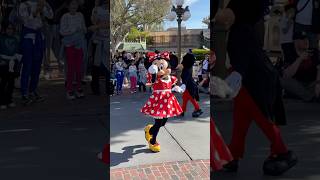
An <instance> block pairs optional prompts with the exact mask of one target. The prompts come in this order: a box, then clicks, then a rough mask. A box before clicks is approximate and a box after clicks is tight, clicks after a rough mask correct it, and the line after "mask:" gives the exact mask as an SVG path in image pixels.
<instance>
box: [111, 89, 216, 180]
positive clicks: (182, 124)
mask: <svg viewBox="0 0 320 180" xmlns="http://www.w3.org/2000/svg"><path fill="white" fill-rule="evenodd" d="M176 95H177V98H178V99H179V102H181V95H178V94H176ZM149 96H150V93H136V94H130V93H128V92H127V93H124V94H123V95H120V96H113V97H111V99H110V116H111V118H110V120H111V122H110V131H111V132H110V135H111V141H110V146H111V147H110V151H111V152H110V161H111V162H110V167H111V169H112V170H111V171H112V172H114V170H115V169H119V168H131V167H139V166H140V165H146V164H151V165H153V164H155V163H156V164H157V163H164V162H192V161H195V162H198V161H197V160H203V159H204V160H207V162H209V160H208V159H209V158H210V146H209V143H210V132H209V131H210V126H209V122H210V118H209V114H210V101H209V97H208V95H205V94H202V95H201V98H200V99H201V108H202V109H203V111H204V114H203V115H202V116H200V117H199V118H192V115H191V113H192V111H193V107H192V105H191V104H189V106H188V108H187V113H186V114H185V117H183V118H181V117H176V118H171V119H169V120H168V123H167V124H166V126H165V127H163V128H161V129H160V131H159V134H158V137H157V141H158V142H159V143H160V144H161V152H159V153H152V152H151V151H150V150H149V149H148V144H147V142H146V140H145V138H144V127H145V125H146V124H148V123H151V124H153V123H154V120H153V119H152V118H150V117H147V116H144V115H143V114H142V113H140V109H141V107H142V106H143V105H144V103H145V102H146V101H147V99H148V98H149ZM208 166H209V164H208ZM197 173H199V174H201V172H199V171H198V172H197ZM118 174H119V173H118ZM187 174H188V173H187ZM170 175H171V174H170ZM207 175H208V176H209V171H207ZM173 177H174V176H173ZM123 178H124V175H123Z"/></svg>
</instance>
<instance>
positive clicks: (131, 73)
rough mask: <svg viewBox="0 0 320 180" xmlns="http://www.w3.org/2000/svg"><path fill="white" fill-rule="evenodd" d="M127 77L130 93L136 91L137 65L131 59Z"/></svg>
mask: <svg viewBox="0 0 320 180" xmlns="http://www.w3.org/2000/svg"><path fill="white" fill-rule="evenodd" d="M129 77H130V88H131V93H136V92H137V79H138V77H137V66H136V65H135V62H134V61H132V62H131V65H130V66H129Z"/></svg>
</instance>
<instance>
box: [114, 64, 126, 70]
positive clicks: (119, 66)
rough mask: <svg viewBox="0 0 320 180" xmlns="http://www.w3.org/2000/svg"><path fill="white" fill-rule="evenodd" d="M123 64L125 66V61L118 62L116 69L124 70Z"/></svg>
mask: <svg viewBox="0 0 320 180" xmlns="http://www.w3.org/2000/svg"><path fill="white" fill-rule="evenodd" d="M123 66H124V63H123V62H117V63H116V70H118V71H123Z"/></svg>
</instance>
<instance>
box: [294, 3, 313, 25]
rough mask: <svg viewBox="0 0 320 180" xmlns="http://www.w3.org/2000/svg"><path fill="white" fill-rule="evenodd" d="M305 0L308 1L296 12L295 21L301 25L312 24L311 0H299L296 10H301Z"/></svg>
mask: <svg viewBox="0 0 320 180" xmlns="http://www.w3.org/2000/svg"><path fill="white" fill-rule="evenodd" d="M307 1H309V2H308V4H307V6H306V7H305V8H304V9H303V10H302V11H300V12H299V13H297V16H296V22H297V23H299V24H303V25H312V10H313V3H312V2H313V0H299V1H298V4H297V10H298V11H299V10H301V9H302V8H303V6H304V5H305V4H306V3H307Z"/></svg>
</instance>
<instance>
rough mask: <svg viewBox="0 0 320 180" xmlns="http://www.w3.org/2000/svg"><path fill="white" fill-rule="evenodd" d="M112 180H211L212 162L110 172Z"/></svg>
mask: <svg viewBox="0 0 320 180" xmlns="http://www.w3.org/2000/svg"><path fill="white" fill-rule="evenodd" d="M110 179H111V180H193V179H194V180H201V179H203V180H205V179H206V180H209V179H210V160H195V161H182V162H180V161H179V162H165V163H156V164H149V165H140V166H135V167H127V168H117V169H111V170H110Z"/></svg>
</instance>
